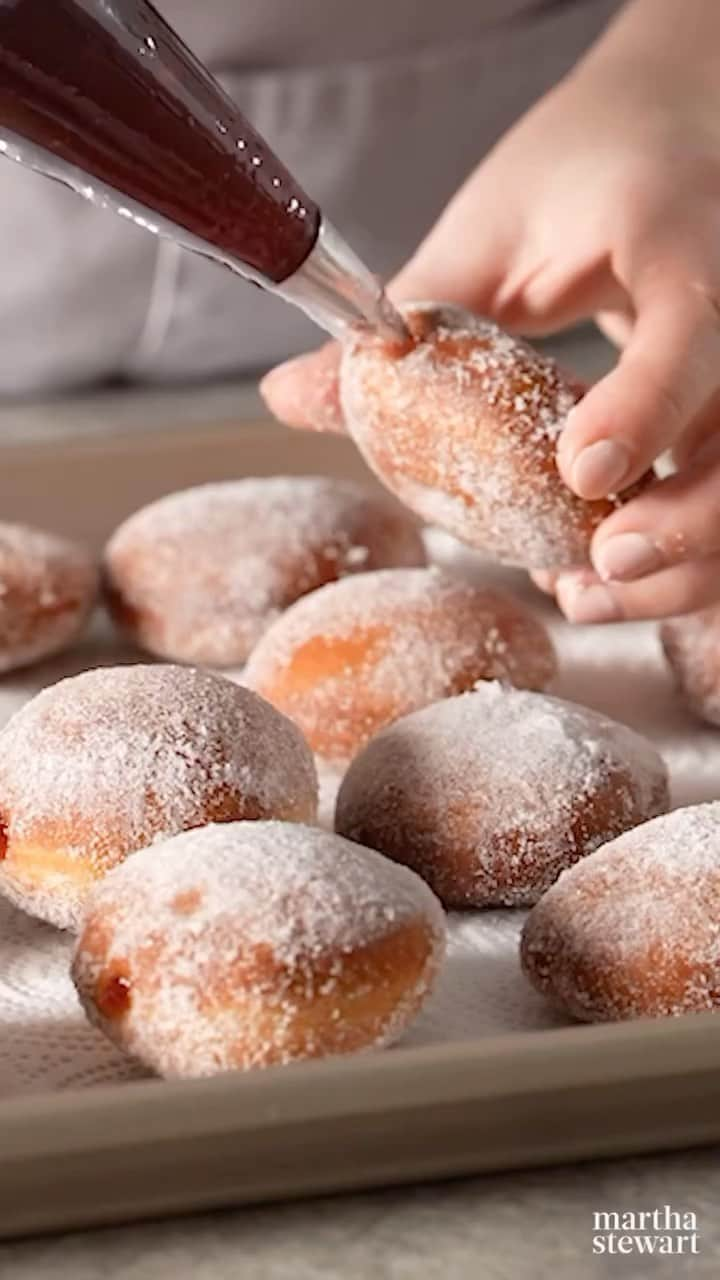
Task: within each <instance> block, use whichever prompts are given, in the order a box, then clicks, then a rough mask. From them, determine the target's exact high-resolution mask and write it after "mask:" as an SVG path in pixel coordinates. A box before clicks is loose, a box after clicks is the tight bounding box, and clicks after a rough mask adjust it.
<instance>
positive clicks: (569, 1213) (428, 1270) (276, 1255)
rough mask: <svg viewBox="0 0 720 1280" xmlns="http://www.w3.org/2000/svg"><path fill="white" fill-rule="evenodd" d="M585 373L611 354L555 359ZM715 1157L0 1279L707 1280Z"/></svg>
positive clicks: (712, 1247)
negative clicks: (691, 1224)
mask: <svg viewBox="0 0 720 1280" xmlns="http://www.w3.org/2000/svg"><path fill="white" fill-rule="evenodd" d="M559 354H560V356H561V358H562V359H563V360H564V361H565V362H566V363H567V364H568V365H570V366H574V367H576V368H578V369H579V370H580V371H581V372H583V373H585V374H586V375H588V376H592V375H593V374H597V373H599V372H601V371H602V370H603V369H604V368H605V367H607V364H608V360H609V356H608V351H607V348H604V347H603V346H601V345H600V344H599V343H598V342H597V340H596V339H595V338H593V337H592V336H589V335H588V334H587V333H584V334H583V333H581V334H579V335H577V336H575V337H573V338H572V339H571V340H570V341H569V342H566V343H564V344H562V346H561V347H560V349H559ZM257 415H258V400H257V396H256V393H255V392H254V390H253V389H251V388H248V387H247V386H237V385H235V386H234V385H226V386H223V387H216V388H211V389H207V388H176V389H172V390H169V391H168V390H145V391H119V390H118V391H112V392H103V393H100V394H90V395H83V396H78V397H69V398H64V399H63V400H61V401H59V402H57V403H52V402H43V403H42V404H28V403H25V404H18V405H8V406H5V407H3V408H1V409H0V445H2V444H4V443H6V444H9V445H11V446H12V445H13V444H18V443H23V444H25V443H28V442H32V441H33V440H37V441H41V440H47V439H48V438H53V439H55V440H57V439H58V438H59V437H60V438H61V437H63V436H72V437H77V436H79V435H80V436H85V435H93V436H97V435H98V434H103V433H106V432H117V431H135V430H142V429H152V428H153V427H155V426H157V427H162V428H167V427H169V426H173V425H176V426H177V427H178V428H182V427H183V426H184V425H194V424H197V423H198V422H201V421H208V420H213V421H228V420H231V419H238V420H239V421H242V420H243V419H245V420H250V419H252V418H253V417H255V418H257ZM719 1203H720V1151H718V1150H717V1149H708V1150H704V1151H695V1152H689V1153H676V1154H672V1155H663V1156H653V1157H647V1158H642V1159H640V1158H638V1159H631V1160H622V1161H612V1162H601V1163H595V1164H588V1165H584V1166H574V1167H567V1168H561V1169H552V1170H536V1171H531V1172H525V1173H509V1174H502V1175H495V1176H485V1177H482V1178H473V1179H468V1180H464V1181H459V1182H454V1183H446V1184H442V1185H434V1184H433V1185H428V1186H424V1187H420V1188H409V1189H391V1190H384V1191H378V1192H373V1193H368V1194H363V1195H356V1196H346V1197H342V1198H337V1199H323V1200H316V1201H308V1202H304V1203H298V1204H292V1205H280V1206H268V1207H263V1208H252V1209H244V1210H239V1211H232V1212H227V1213H218V1214H212V1215H203V1216H199V1217H187V1218H184V1219H181V1220H176V1221H172V1222H167V1223H152V1224H145V1225H138V1226H131V1227H125V1228H117V1229H112V1230H106V1231H93V1232H88V1233H77V1234H74V1235H69V1236H66V1237H62V1238H48V1239H46V1240H38V1241H27V1242H21V1243H17V1244H10V1245H2V1246H0V1277H2V1280H50V1278H51V1277H52V1280H101V1278H102V1280H185V1278H186V1277H187V1278H188V1280H189V1278H190V1277H193V1278H194V1280H210V1278H212V1280H231V1278H232V1280H237V1278H238V1277H243V1280H245V1278H246V1277H247V1278H248V1280H336V1278H339V1277H341V1276H342V1277H343V1280H370V1278H371V1277H374V1278H375V1280H382V1278H384V1277H388V1280H411V1278H412V1280H434V1278H435V1277H438V1278H442V1280H470V1277H475V1276H478V1277H483V1280H546V1277H547V1280H551V1278H552V1280H586V1278H587V1280H594V1278H595V1277H605V1276H609V1277H613V1276H622V1277H632V1280H645V1277H648V1280H649V1278H650V1277H655V1276H657V1277H672V1278H673V1280H675V1278H676V1277H681V1276H685V1275H687V1276H690V1277H705V1276H707V1277H710V1276H713V1277H715V1276H717V1275H718V1270H719V1267H718V1259H719V1258H720V1215H719V1214H718V1204H719ZM666 1205H668V1206H670V1207H671V1208H672V1209H673V1210H675V1211H679V1212H687V1211H692V1212H694V1213H695V1214H696V1215H697V1228H698V1232H699V1245H698V1247H699V1253H698V1254H694V1255H692V1256H687V1255H686V1256H683V1257H677V1256H674V1257H658V1256H654V1257H652V1258H640V1257H638V1256H636V1255H633V1256H631V1257H619V1256H612V1257H608V1256H606V1255H605V1256H600V1255H597V1254H594V1253H593V1246H592V1235H593V1222H592V1215H593V1212H600V1211H616V1212H618V1213H627V1212H636V1213H637V1212H639V1211H646V1212H648V1211H652V1210H655V1209H660V1210H662V1209H663V1207H664V1206H666Z"/></svg>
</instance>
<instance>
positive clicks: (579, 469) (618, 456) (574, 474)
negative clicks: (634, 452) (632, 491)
mask: <svg viewBox="0 0 720 1280" xmlns="http://www.w3.org/2000/svg"><path fill="white" fill-rule="evenodd" d="M630 462H631V459H630V454H629V453H628V450H627V449H626V448H625V445H624V444H620V442H619V441H618V440H596V441H595V444H589V445H588V446H587V448H585V449H582V450H581V452H580V453H579V454H578V456H577V458H576V459H575V461H574V463H573V464H572V467H571V469H570V483H571V485H572V487H573V489H574V490H575V492H576V493H577V494H579V496H580V497H581V498H606V497H607V495H608V494H609V493H617V492H618V490H619V489H620V488H622V484H623V481H624V480H625V477H626V476H627V475H628V474H629V471H630Z"/></svg>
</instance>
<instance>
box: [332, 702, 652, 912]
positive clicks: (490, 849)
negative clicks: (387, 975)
mask: <svg viewBox="0 0 720 1280" xmlns="http://www.w3.org/2000/svg"><path fill="white" fill-rule="evenodd" d="M667 804H668V790H667V776H666V770H665V767H664V765H663V763H662V761H661V759H660V757H659V756H658V755H657V753H656V752H655V751H654V750H653V748H652V747H651V746H650V744H649V743H648V742H646V741H645V739H643V738H641V737H640V736H639V735H638V734H636V733H634V732H633V731H632V730H630V729H628V728H626V727H625V726H624V725H620V724H616V723H615V722H614V721H612V720H608V719H607V718H606V717H605V716H601V715H599V714H598V713H597V712H595V711H590V710H588V709H587V708H585V707H580V706H577V705H575V704H573V703H570V702H563V701H561V700H560V699H559V698H551V697H548V696H546V695H542V694H538V693H528V692H524V691H520V690H515V689H511V688H508V687H503V686H501V685H500V684H486V685H482V686H479V687H478V689H477V690H476V691H475V692H473V693H468V694H465V695H463V696H462V697H458V698H453V699H450V700H448V701H445V702H438V703H436V704H435V705H434V706H431V707H426V708H425V709H424V710H422V711H418V712H416V713H415V714H414V715H410V716H407V717H405V718H404V719H402V720H398V721H397V722H396V723H395V724H394V725H392V726H390V728H388V729H386V730H384V732H383V733H381V734H379V735H378V736H377V737H376V738H374V739H373V741H372V742H371V743H370V744H369V746H368V747H366V749H365V751H364V752H363V753H362V754H361V755H360V756H358V758H357V759H356V760H355V761H354V762H353V764H352V765H351V766H350V769H349V771H348V773H347V774H346V776H345V779H344V781H343V783H342V785H341V787H340V792H339V795H338V800H337V809H336V815H335V827H336V830H337V831H339V832H340V833H341V834H342V835H344V836H347V837H348V838H349V839H351V840H358V841H360V842H361V843H363V844H367V845H370V846H371V847H372V848H375V849H379V850H380V852H382V853H384V854H386V856H388V857H392V858H395V859H397V861H399V862H403V863H405V864H406V865H407V866H410V867H412V868H413V869H414V870H415V871H417V872H418V874H419V875H422V876H423V878H424V879H425V880H427V882H428V883H429V884H430V885H431V887H432V888H433V889H434V891H435V892H436V893H437V894H438V897H439V898H440V899H441V900H442V901H443V902H444V904H445V905H446V906H448V907H451V906H452V907H468V906H475V907H485V906H498V905H502V906H523V905H528V904H531V903H533V902H536V901H537V899H538V898H539V896H540V895H541V894H542V893H543V892H544V890H545V889H547V888H548V887H549V885H551V884H552V883H553V882H554V881H555V880H556V879H557V877H558V876H559V874H560V872H561V871H563V870H564V869H565V868H566V867H568V866H570V865H571V864H572V863H573V862H576V861H577V860H578V859H579V858H583V857H585V856H586V855H587V854H589V853H591V852H592V851H593V850H594V849H596V848H597V847H598V845H600V844H602V843H604V842H605V841H606V840H610V839H612V838H613V837H614V836H617V835H619V834H620V832H622V831H625V830H626V829H627V828H629V827H632V826H635V824H636V823H638V822H642V821H644V820H645V819H646V818H649V817H652V816H653V815H655V814H657V813H660V812H662V811H663V810H664V809H665V808H667Z"/></svg>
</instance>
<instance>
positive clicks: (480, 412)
mask: <svg viewBox="0 0 720 1280" xmlns="http://www.w3.org/2000/svg"><path fill="white" fill-rule="evenodd" d="M401 310H402V311H403V314H404V316H405V317H406V319H407V320H408V323H409V325H410V328H411V331H412V332H413V333H414V334H416V335H417V338H418V340H417V341H416V342H415V343H414V345H413V346H411V347H409V348H404V349H403V348H401V347H396V348H392V347H389V346H388V345H387V344H383V343H381V342H380V341H379V340H378V339H377V338H373V337H370V338H368V337H367V336H364V335H362V334H360V335H357V336H355V337H354V340H352V341H351V342H350V343H349V344H348V346H347V347H346V350H345V353H344V356H343V362H342V366H341V381H340V386H341V400H342V405H343V410H344V414H345V418H346V422H347V426H348V430H349V432H350V434H351V435H352V437H353V439H354V440H355V442H356V444H357V445H358V447H359V448H360V449H361V451H362V453H363V455H364V457H365V458H366V460H367V462H368V463H369V465H370V466H371V467H372V468H373V470H374V471H376V472H377V474H378V475H379V476H380V478H381V479H382V480H383V481H384V483H385V484H387V486H388V488H390V489H392V490H393V492H395V493H396V494H397V495H398V497H399V498H400V499H401V500H402V501H403V502H404V503H406V505H407V506H408V507H410V508H411V510H413V511H415V512H417V513H418V515H420V516H422V518H423V519H424V520H427V521H428V522H430V523H431V524H436V525H439V526H440V527H441V528H443V529H446V530H447V531H448V532H449V533H452V534H454V535H455V536H456V537H458V538H460V539H461V541H463V542H465V543H467V544H469V545H470V546H473V547H479V548H481V549H483V550H486V551H488V552H491V553H492V554H494V555H495V556H497V557H498V558H499V559H500V560H503V561H505V562H506V563H509V564H518V565H521V566H523V567H524V568H527V569H541V568H558V567H561V566H563V565H571V564H576V563H580V562H583V561H586V560H587V558H588V548H589V544H590V539H591V537H592V533H593V531H594V529H595V528H596V527H597V525H598V524H599V523H600V522H601V521H602V520H603V519H604V518H605V516H606V515H608V514H609V513H610V512H611V511H612V510H613V508H614V506H615V505H617V504H616V503H613V502H610V501H600V502H585V501H582V500H581V499H579V498H577V497H575V495H573V494H572V493H571V492H570V490H569V489H568V488H567V486H566V485H565V484H564V483H563V481H562V479H561V477H560V474H559V472H558V470H557V466H556V462H555V453H556V447H557V441H558V437H559V435H560V432H561V431H562V429H563V427H564V425H565V423H566V421H567V416H568V413H569V412H570V410H571V409H572V407H573V405H574V404H575V403H576V401H577V399H578V398H579V396H578V391H577V389H576V388H574V387H573V386H571V384H570V383H568V382H566V381H565V380H564V379H563V377H562V376H561V374H560V373H559V372H558V369H557V368H556V366H555V364H554V362H553V361H552V360H550V359H548V358H547V357H545V356H542V355H540V354H539V353H538V352H536V351H533V350H532V348H530V347H529V346H527V345H526V344H525V343H524V342H521V341H520V340H519V339H517V338H514V337H510V336H509V335H508V334H506V333H503V332H502V330H500V329H499V328H498V327H497V326H496V325H494V324H491V323H490V322H489V321H487V320H483V319H480V318H479V317H477V316H474V315H471V314H470V313H469V312H466V311H464V310H462V309H461V308H459V307H454V306H449V305H442V306H441V305H435V304H431V303H411V304H408V305H406V306H405V307H403V308H401Z"/></svg>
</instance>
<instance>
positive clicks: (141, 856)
mask: <svg viewBox="0 0 720 1280" xmlns="http://www.w3.org/2000/svg"><path fill="white" fill-rule="evenodd" d="M444 934H445V929H444V916H443V911H442V908H441V906H440V904H439V903H438V901H437V899H436V898H434V897H433V895H432V893H431V892H430V891H429V889H428V888H427V886H426V885H424V884H423V883H422V881H421V880H419V879H418V877H417V876H415V875H413V874H412V872H409V871H407V870H406V869H405V868H404V867H398V866H396V865H395V864H393V863H391V862H388V861H387V859H386V858H382V857H380V855H379V854H377V853H373V852H372V851H371V850H370V849H360V848H359V847H358V846H357V845H354V844H350V842H349V841H347V840H342V839H340V837H339V836H334V835H331V834H330V833H328V832H323V831H319V830H317V829H315V828H312V827H303V826H299V825H295V826H294V825H287V824H285V823H281V822H253V823H248V822H242V823H229V824H227V825H225V826H222V827H219V826H208V827H204V828H203V829H202V830H200V831H189V832H185V834H183V835H178V836H175V837H173V839H171V840H167V841H166V842H164V843H162V844H160V845H156V846H155V847H154V848H152V849H145V850H143V851H142V852H141V853H138V854H136V855H135V856H134V857H132V858H130V859H128V861H127V862H125V863H123V865H122V866H120V867H118V868H117V869H116V870H115V871H113V872H111V873H110V875H109V876H107V877H106V879H105V880H103V881H102V883H101V884H99V885H97V886H96V887H95V888H94V890H93V892H92V895H91V897H90V899H89V903H88V910H87V914H86V917H85V922H84V927H83V930H82V933H81V935H80V937H79V939H78V943H77V949H76V952H75V960H74V965H73V977H74V980H75V984H76V987H77V990H78V993H79V995H80V999H81V1001H82V1003H83V1005H84V1007H85V1010H86V1012H87V1014H88V1016H89V1017H90V1019H91V1020H92V1021H93V1022H94V1023H96V1024H97V1025H98V1026H99V1027H101V1028H102V1030H103V1031H105V1032H106V1034H107V1035H108V1036H109V1037H110V1038H111V1039H112V1040H113V1041H115V1043H116V1044H118V1045H120V1046H121V1048H123V1049H125V1050H127V1051H128V1052H129V1053H131V1054H133V1055H134V1056H135V1057H137V1058H139V1059H140V1060H141V1061H142V1062H144V1063H145V1064H146V1065H147V1066H149V1067H151V1068H153V1069H154V1070H155V1071H157V1072H158V1073H159V1074H160V1075H163V1076H170V1077H172V1076H175V1077H177V1076H208V1075H215V1074H216V1073H218V1072H221V1071H232V1070H246V1069H247V1068H250V1067H267V1066H271V1065H273V1064H275V1063H286V1062H291V1061H293V1060H295V1059H302V1058H320V1057H325V1056H327V1055H329V1054H342V1053H352V1052H355V1051H357V1050H360V1049H369V1048H380V1047H382V1046H384V1045H387V1044H390V1043H391V1042H392V1041H393V1040H396V1039H397V1038H398V1036H400V1035H401V1034H402V1032H403V1031H404V1030H405V1028H406V1027H407V1025H408V1023H409V1022H410V1021H411V1020H412V1018H413V1017H414V1015H415V1013H416V1012H417V1010H418V1009H419V1007H420V1005H421V1004H422V1002H423V1000H424V999H425V996H426V995H427V994H428V992H429V990H430V987H431V985H432V982H433V979H434V977H435V974H436V971H437V969H438V966H439V963H440V959H441V957H442V953H443V946H444Z"/></svg>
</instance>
